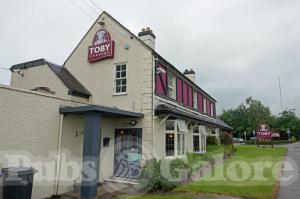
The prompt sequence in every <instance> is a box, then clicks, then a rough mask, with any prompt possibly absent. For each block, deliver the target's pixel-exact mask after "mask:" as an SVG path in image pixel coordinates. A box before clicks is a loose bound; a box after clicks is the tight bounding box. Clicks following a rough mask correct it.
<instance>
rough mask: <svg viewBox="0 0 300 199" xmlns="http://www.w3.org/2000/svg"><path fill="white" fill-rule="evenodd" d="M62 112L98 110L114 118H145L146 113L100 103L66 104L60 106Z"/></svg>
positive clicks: (80, 112) (72, 112)
mask: <svg viewBox="0 0 300 199" xmlns="http://www.w3.org/2000/svg"><path fill="white" fill-rule="evenodd" d="M59 112H60V113H64V114H84V113H87V112H98V113H101V115H102V116H103V117H113V118H122V117H123V118H143V117H144V114H142V113H136V112H131V111H126V110H121V109H118V108H113V107H106V106H98V105H86V106H75V107H71V106H64V107H60V108H59Z"/></svg>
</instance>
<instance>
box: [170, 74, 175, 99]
mask: <svg viewBox="0 0 300 199" xmlns="http://www.w3.org/2000/svg"><path fill="white" fill-rule="evenodd" d="M171 79H172V81H171ZM170 83H171V84H170ZM168 97H169V98H171V99H174V100H176V78H175V75H174V74H173V73H172V72H169V73H168Z"/></svg>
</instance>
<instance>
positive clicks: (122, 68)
mask: <svg viewBox="0 0 300 199" xmlns="http://www.w3.org/2000/svg"><path fill="white" fill-rule="evenodd" d="M114 90H115V93H126V91H127V69H126V64H122V65H117V66H116V75H115V87H114Z"/></svg>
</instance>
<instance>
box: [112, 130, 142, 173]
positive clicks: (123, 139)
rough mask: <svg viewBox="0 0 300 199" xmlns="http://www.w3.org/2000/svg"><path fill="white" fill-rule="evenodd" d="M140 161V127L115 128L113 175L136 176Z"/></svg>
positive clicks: (139, 168)
mask: <svg viewBox="0 0 300 199" xmlns="http://www.w3.org/2000/svg"><path fill="white" fill-rule="evenodd" d="M141 161H142V129H134V128H133V129H116V131H115V161H114V176H117V177H124V178H138V177H139V176H140V173H141Z"/></svg>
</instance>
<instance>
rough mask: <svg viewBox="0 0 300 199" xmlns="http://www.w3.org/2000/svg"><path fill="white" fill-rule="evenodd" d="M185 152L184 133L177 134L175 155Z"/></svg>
mask: <svg viewBox="0 0 300 199" xmlns="http://www.w3.org/2000/svg"><path fill="white" fill-rule="evenodd" d="M184 153H185V140H184V133H178V134H177V155H178V156H181V155H184Z"/></svg>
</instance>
